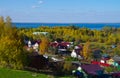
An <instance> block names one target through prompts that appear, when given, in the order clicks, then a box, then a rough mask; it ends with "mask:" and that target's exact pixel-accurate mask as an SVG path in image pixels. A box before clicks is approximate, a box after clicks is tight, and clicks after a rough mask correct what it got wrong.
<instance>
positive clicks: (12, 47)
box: [0, 17, 26, 69]
mask: <svg viewBox="0 0 120 78" xmlns="http://www.w3.org/2000/svg"><path fill="white" fill-rule="evenodd" d="M3 22H4V21H3ZM2 26H3V31H2V32H1V35H2V36H1V38H0V67H9V68H14V69H22V68H23V67H24V65H25V62H26V53H25V52H24V51H23V45H22V44H23V43H22V42H21V41H22V40H21V38H20V37H19V35H18V32H17V29H16V28H14V27H12V23H11V19H10V17H7V18H6V21H5V22H4V23H3V25H2Z"/></svg>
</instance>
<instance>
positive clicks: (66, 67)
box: [63, 61, 72, 74]
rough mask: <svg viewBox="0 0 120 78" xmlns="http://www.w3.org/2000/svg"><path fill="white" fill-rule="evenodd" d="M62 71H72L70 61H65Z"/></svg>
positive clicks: (68, 72) (67, 72)
mask: <svg viewBox="0 0 120 78" xmlns="http://www.w3.org/2000/svg"><path fill="white" fill-rule="evenodd" d="M63 71H64V72H65V73H66V74H70V73H71V71H72V63H71V62H70V61H65V63H64V66H63Z"/></svg>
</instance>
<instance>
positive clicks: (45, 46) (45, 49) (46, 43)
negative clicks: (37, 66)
mask: <svg viewBox="0 0 120 78" xmlns="http://www.w3.org/2000/svg"><path fill="white" fill-rule="evenodd" d="M48 48H49V40H48V39H47V38H46V37H43V38H41V43H40V54H45V52H48Z"/></svg>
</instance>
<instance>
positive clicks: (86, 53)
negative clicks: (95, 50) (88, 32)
mask: <svg viewBox="0 0 120 78" xmlns="http://www.w3.org/2000/svg"><path fill="white" fill-rule="evenodd" d="M89 47H90V42H89V41H88V42H86V43H85V44H84V46H83V52H82V55H83V57H84V59H88V57H89Z"/></svg>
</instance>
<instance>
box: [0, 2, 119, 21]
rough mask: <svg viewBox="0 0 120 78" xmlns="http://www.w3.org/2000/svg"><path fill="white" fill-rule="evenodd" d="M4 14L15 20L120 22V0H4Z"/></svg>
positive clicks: (1, 10) (0, 6)
mask: <svg viewBox="0 0 120 78" xmlns="http://www.w3.org/2000/svg"><path fill="white" fill-rule="evenodd" d="M0 16H4V17H6V16H10V17H11V18H12V21H13V22H45V23H46V22H47V23H48V22H50V23H108V22H109V23H115V22H117V23H118V22H120V0H0Z"/></svg>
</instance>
